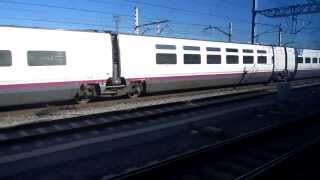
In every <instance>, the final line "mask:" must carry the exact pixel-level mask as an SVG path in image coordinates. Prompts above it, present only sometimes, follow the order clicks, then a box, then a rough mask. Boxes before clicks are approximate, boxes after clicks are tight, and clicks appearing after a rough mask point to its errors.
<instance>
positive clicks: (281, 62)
mask: <svg viewBox="0 0 320 180" xmlns="http://www.w3.org/2000/svg"><path fill="white" fill-rule="evenodd" d="M286 69H287V56H286V48H284V47H274V75H273V76H274V79H276V80H282V79H284V78H285V74H286Z"/></svg>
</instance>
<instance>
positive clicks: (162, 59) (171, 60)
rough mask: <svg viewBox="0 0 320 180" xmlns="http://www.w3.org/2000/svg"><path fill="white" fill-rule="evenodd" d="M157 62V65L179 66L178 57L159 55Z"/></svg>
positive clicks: (174, 55)
mask: <svg viewBox="0 0 320 180" xmlns="http://www.w3.org/2000/svg"><path fill="white" fill-rule="evenodd" d="M156 61H157V64H177V55H176V54H163V53H161V54H160V53H158V54H157V55H156Z"/></svg>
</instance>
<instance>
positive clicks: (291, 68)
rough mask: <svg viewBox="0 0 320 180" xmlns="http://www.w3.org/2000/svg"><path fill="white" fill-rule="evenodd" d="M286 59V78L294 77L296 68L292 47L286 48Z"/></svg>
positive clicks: (296, 63) (296, 62)
mask: <svg viewBox="0 0 320 180" xmlns="http://www.w3.org/2000/svg"><path fill="white" fill-rule="evenodd" d="M286 56H287V58H286V61H287V69H286V70H287V75H288V80H291V79H293V78H294V76H295V75H296V72H297V68H298V61H297V58H298V57H297V54H296V52H295V49H294V48H286Z"/></svg>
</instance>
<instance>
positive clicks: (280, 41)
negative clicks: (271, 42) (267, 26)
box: [278, 24, 282, 46]
mask: <svg viewBox="0 0 320 180" xmlns="http://www.w3.org/2000/svg"><path fill="white" fill-rule="evenodd" d="M278 36H279V37H278V38H279V39H278V43H279V46H282V27H281V24H280V25H279V35H278Z"/></svg>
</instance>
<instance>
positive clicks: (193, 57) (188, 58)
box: [184, 54, 201, 64]
mask: <svg viewBox="0 0 320 180" xmlns="http://www.w3.org/2000/svg"><path fill="white" fill-rule="evenodd" d="M184 64H201V56H200V54H185V55H184Z"/></svg>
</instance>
